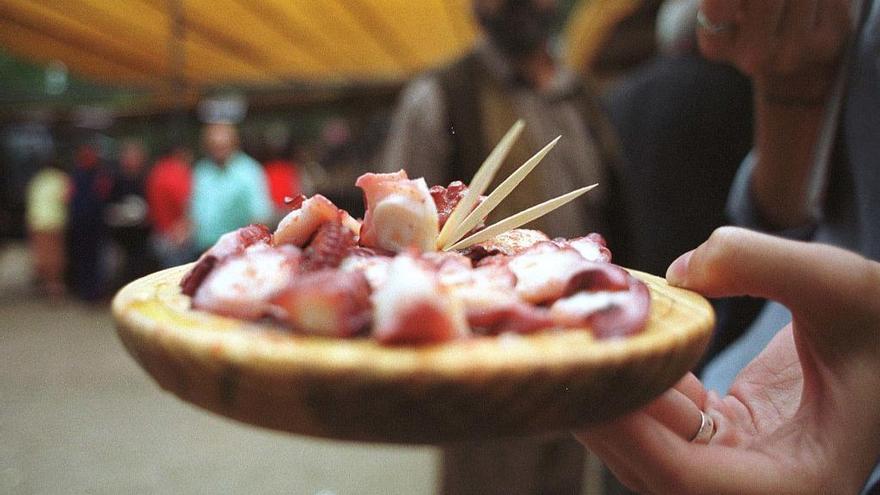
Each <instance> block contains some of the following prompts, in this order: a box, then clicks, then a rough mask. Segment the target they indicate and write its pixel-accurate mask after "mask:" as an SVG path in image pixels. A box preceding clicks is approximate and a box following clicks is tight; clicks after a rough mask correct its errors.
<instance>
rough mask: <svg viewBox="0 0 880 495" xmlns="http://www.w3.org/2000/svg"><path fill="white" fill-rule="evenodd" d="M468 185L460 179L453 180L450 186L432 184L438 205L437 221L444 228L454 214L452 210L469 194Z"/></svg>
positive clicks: (435, 202)
mask: <svg viewBox="0 0 880 495" xmlns="http://www.w3.org/2000/svg"><path fill="white" fill-rule="evenodd" d="M467 191H468V187H467V186H466V185H464V183H463V182H462V181H460V180H457V181H454V182H451V183H450V184H449V185H448V186H446V187H443V186H431V189H429V190H428V192H430V194H431V197H432V198H433V199H434V205H435V206H436V207H437V223H438V225H439V227H440V228H441V229H442V228H443V225H445V224H446V220H448V219H449V215H452V210H454V209H455V207H456V206H458V203H459V202H460V201H461V200H462V199H463V198H464V195H465V194H467Z"/></svg>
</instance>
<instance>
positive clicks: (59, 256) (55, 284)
mask: <svg viewBox="0 0 880 495" xmlns="http://www.w3.org/2000/svg"><path fill="white" fill-rule="evenodd" d="M70 192H71V182H70V177H69V176H68V175H67V173H66V172H65V171H64V170H62V168H61V164H60V162H59V161H58V160H57V159H56V158H55V157H52V158H51V159H50V160H49V161H48V162H45V163H43V164H42V165H41V167H40V170H39V171H38V172H37V173H36V174H35V175H34V176H33V178H31V180H30V182H29V183H28V187H27V193H26V196H27V197H26V212H25V223H26V224H27V230H28V238H29V240H30V250H31V257H32V259H33V262H34V269H35V270H36V276H37V283H38V284H39V285H40V288H41V290H42V291H43V292H45V294H46V295H48V296H49V297H50V298H51V299H57V298H60V297H61V296H63V295H64V293H65V292H66V287H65V283H64V274H65V270H66V268H67V253H65V239H64V235H65V232H66V230H67V218H68V215H67V207H68V204H67V203H68V201H69V199H70Z"/></svg>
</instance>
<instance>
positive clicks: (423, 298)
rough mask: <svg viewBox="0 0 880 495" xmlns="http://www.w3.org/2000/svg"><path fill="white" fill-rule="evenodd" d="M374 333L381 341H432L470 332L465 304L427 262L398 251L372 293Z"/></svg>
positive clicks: (436, 341)
mask: <svg viewBox="0 0 880 495" xmlns="http://www.w3.org/2000/svg"><path fill="white" fill-rule="evenodd" d="M373 308H374V314H373V332H372V333H373V337H374V338H375V339H376V340H377V341H378V342H380V343H382V344H389V345H400V344H431V343H439V342H446V341H449V340H454V339H459V338H464V337H466V336H468V335H469V329H468V326H467V321H466V318H465V312H464V308H463V307H462V305H461V302H460V300H459V299H458V298H456V297H454V296H453V295H452V294H451V293H450V292H449V290H447V289H446V288H445V287H443V286H442V285H441V284H440V281H439V279H438V276H437V274H436V273H435V271H434V270H432V268H431V267H430V266H429V265H428V264H427V263H424V262H421V261H420V260H418V259H416V258H414V257H412V256H410V255H408V254H402V255H398V256H397V257H396V258H394V260H393V261H392V263H391V266H390V267H389V273H388V279H387V281H386V282H385V284H384V285H383V286H382V287H381V288H380V289H379V290H378V291H376V292H375V293H373Z"/></svg>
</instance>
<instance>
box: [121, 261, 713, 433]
mask: <svg viewBox="0 0 880 495" xmlns="http://www.w3.org/2000/svg"><path fill="white" fill-rule="evenodd" d="M189 269H190V265H186V266H180V267H176V268H171V269H168V270H164V271H161V272H158V273H154V274H152V275H149V276H147V277H144V278H142V279H139V280H136V281H134V282H132V283H131V284H129V285H128V286H126V287H125V288H123V289H122V290H121V291H120V292H119V293H118V294H117V295H116V297H115V298H114V300H113V314H114V317H115V319H116V322H117V329H118V333H119V336H120V338H121V339H122V342H123V343H124V344H125V347H126V349H128V351H129V352H130V353H131V354H132V356H134V358H135V359H136V360H137V361H138V362H139V363H140V365H141V366H142V367H143V368H144V369H145V370H146V371H147V372H148V373H149V374H150V375H151V376H152V377H153V378H154V379H155V380H156V381H157V382H158V383H159V385H160V386H162V388H164V389H166V390H168V391H170V392H172V393H174V394H175V395H177V396H178V397H180V398H181V399H183V400H185V401H188V402H191V403H193V404H196V405H198V406H200V407H203V408H205V409H208V410H210V411H213V412H215V413H218V414H221V415H224V416H228V417H230V418H234V419H236V420H239V421H243V422H245V423H250V424H253V425H258V426H262V427H266V428H272V429H276V430H282V431H287V432H292V433H297V434H303V435H311V436H317V437H324V438H333V439H340V440H356V441H371V442H392V443H411V444H442V443H447V442H454V441H458V440H473V439H484V438H493V437H504V436H514V435H525V434H533V433H543V432H549V431H557V430H566V429H571V428H577V427H580V426H584V425H587V424H590V423H595V422H599V421H603V420H608V419H611V418H614V417H616V416H619V415H621V414H624V413H626V412H628V411H631V410H633V409H635V408H638V407H640V406H642V405H644V404H646V403H647V402H648V401H649V400H650V399H652V398H653V397H656V396H657V395H659V394H660V393H661V392H663V391H664V390H666V389H667V388H669V387H670V386H672V385H673V384H674V383H675V382H676V381H677V380H678V379H679V378H681V377H682V376H683V375H684V374H685V373H686V372H687V371H688V370H689V369H690V368H691V367H693V366H694V364H695V363H696V362H697V360H698V359H699V357H700V356H701V354H702V352H703V351H704V349H705V347H706V345H707V343H708V341H709V336H710V332H711V328H712V326H713V323H714V314H713V312H712V309H711V306H710V305H709V303H708V302H707V301H706V300H705V299H703V298H702V297H701V296H699V295H697V294H694V293H692V292H688V291H685V290H681V289H677V288H673V287H670V286H668V285H667V284H666V282H665V281H664V280H663V279H661V278H658V277H655V276H652V275H648V274H644V273H639V272H632V273H633V274H634V275H635V276H637V277H639V278H640V279H642V280H643V281H645V283H647V285H648V287H649V288H650V290H651V299H652V308H651V316H650V320H649V323H648V327H647V329H646V330H645V331H644V332H643V333H642V334H640V335H638V336H635V337H631V338H627V339H623V340H609V341H597V340H594V339H592V338H591V336H590V335H589V332H582V331H561V332H546V333H544V334H539V335H531V336H503V337H497V338H495V337H492V338H490V337H485V338H476V339H472V340H467V341H457V342H452V343H446V344H442V345H434V346H428V347H385V346H381V345H378V344H376V343H375V342H373V341H370V340H368V339H354V340H341V339H329V338H317V337H305V336H296V335H291V334H290V333H288V332H285V331H284V330H283V329H281V328H277V327H272V326H270V325H263V324H255V323H248V322H242V321H239V320H234V319H229V318H223V317H219V316H215V315H212V314H208V313H204V312H199V311H193V310H190V309H189V298H188V297H186V296H184V295H182V294H181V293H180V290H179V288H178V282H179V281H180V279H181V277H182V276H183V275H184V273H186V272H187V271H188V270H189Z"/></svg>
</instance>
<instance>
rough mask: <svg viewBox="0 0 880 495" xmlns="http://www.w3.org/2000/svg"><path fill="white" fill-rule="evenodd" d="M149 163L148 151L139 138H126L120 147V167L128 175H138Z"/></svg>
mask: <svg viewBox="0 0 880 495" xmlns="http://www.w3.org/2000/svg"><path fill="white" fill-rule="evenodd" d="M146 165H147V151H146V149H145V148H144V144H143V143H142V142H141V141H140V140H138V139H126V140H125V141H123V142H122V145H121V146H120V147H119V167H120V168H121V170H122V172H123V173H125V174H126V175H137V174H139V173H141V172H142V171H143V170H144V168H146Z"/></svg>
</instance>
